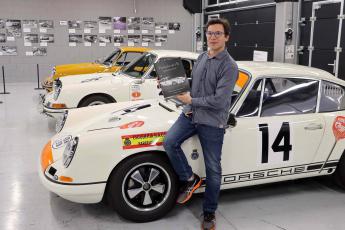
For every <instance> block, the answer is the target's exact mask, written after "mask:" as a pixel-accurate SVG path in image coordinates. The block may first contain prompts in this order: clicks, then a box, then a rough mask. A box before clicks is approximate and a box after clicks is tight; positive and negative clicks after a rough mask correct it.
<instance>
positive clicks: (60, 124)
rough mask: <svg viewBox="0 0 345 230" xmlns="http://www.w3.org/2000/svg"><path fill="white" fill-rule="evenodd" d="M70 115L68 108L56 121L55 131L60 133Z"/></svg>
mask: <svg viewBox="0 0 345 230" xmlns="http://www.w3.org/2000/svg"><path fill="white" fill-rule="evenodd" d="M67 117H68V110H66V111H65V112H64V113H63V115H62V116H61V117H59V118H58V119H57V121H56V126H55V131H56V132H57V133H59V132H60V131H61V130H62V129H63V127H64V126H65V123H66V120H67Z"/></svg>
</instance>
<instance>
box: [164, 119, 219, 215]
mask: <svg viewBox="0 0 345 230" xmlns="http://www.w3.org/2000/svg"><path fill="white" fill-rule="evenodd" d="M224 133H225V130H224V129H221V128H216V127H211V126H208V125H202V124H195V123H193V122H192V119H191V118H190V117H187V116H185V115H184V114H183V113H182V114H181V115H180V116H179V118H178V119H177V121H176V122H175V123H174V124H173V126H172V127H171V128H170V129H169V131H168V132H167V134H166V136H165V139H164V148H165V151H166V152H167V155H168V157H169V159H170V161H171V164H172V166H173V168H174V170H175V172H176V173H177V175H178V176H179V179H180V180H181V181H187V180H188V179H189V178H190V177H191V176H192V175H193V171H192V168H191V167H190V165H189V164H188V161H187V158H186V155H185V153H184V152H183V150H182V148H181V144H182V143H183V142H184V141H185V140H187V139H188V138H189V137H191V136H193V135H195V134H197V135H198V136H199V140H200V143H201V147H202V151H203V154H204V161H205V168H206V190H205V194H204V202H203V211H204V212H209V213H212V212H215V211H216V209H217V205H218V197H219V190H220V184H221V177H222V167H221V163H220V161H221V154H222V146H223V139H224ZM187 156H189V154H188V155H187Z"/></svg>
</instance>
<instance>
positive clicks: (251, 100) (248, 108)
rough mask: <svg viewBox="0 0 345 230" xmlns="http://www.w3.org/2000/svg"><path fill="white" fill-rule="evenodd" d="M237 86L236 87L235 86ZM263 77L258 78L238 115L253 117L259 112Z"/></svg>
mask: <svg viewBox="0 0 345 230" xmlns="http://www.w3.org/2000/svg"><path fill="white" fill-rule="evenodd" d="M235 88H236V87H235ZM261 90H262V79H260V80H257V81H256V82H255V83H254V85H253V87H252V89H251V90H250V91H249V93H248V95H247V97H246V99H245V100H244V102H243V104H242V106H241V108H240V110H239V111H238V113H237V117H253V116H257V115H258V114H259V106H260V97H261Z"/></svg>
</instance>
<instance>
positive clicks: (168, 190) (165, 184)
mask: <svg viewBox="0 0 345 230" xmlns="http://www.w3.org/2000/svg"><path fill="white" fill-rule="evenodd" d="M177 190H178V188H177V177H176V175H175V172H174V171H173V169H172V168H171V166H170V164H169V160H168V158H167V157H166V156H164V155H162V154H160V153H142V155H137V156H134V157H132V158H130V159H128V160H126V161H125V162H124V163H122V164H121V165H120V166H119V167H118V168H117V169H116V170H115V171H114V172H113V173H112V175H111V177H110V179H109V184H108V189H107V200H108V201H109V204H110V205H111V206H112V207H113V208H114V209H115V210H116V211H117V212H118V214H119V215H121V216H122V217H124V218H126V219H129V220H132V221H135V222H148V221H153V220H156V219H159V218H161V217H163V216H164V215H166V214H167V213H168V212H169V211H170V210H171V209H172V208H173V206H174V205H175V203H176V196H177Z"/></svg>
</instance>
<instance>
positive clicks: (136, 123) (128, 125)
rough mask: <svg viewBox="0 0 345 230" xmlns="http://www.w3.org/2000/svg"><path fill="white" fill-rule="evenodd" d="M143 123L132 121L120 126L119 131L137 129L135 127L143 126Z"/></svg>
mask: <svg viewBox="0 0 345 230" xmlns="http://www.w3.org/2000/svg"><path fill="white" fill-rule="evenodd" d="M144 123H145V122H144V121H133V122H129V123H127V124H123V125H121V126H120V129H129V128H137V127H141V126H143V125H144Z"/></svg>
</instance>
